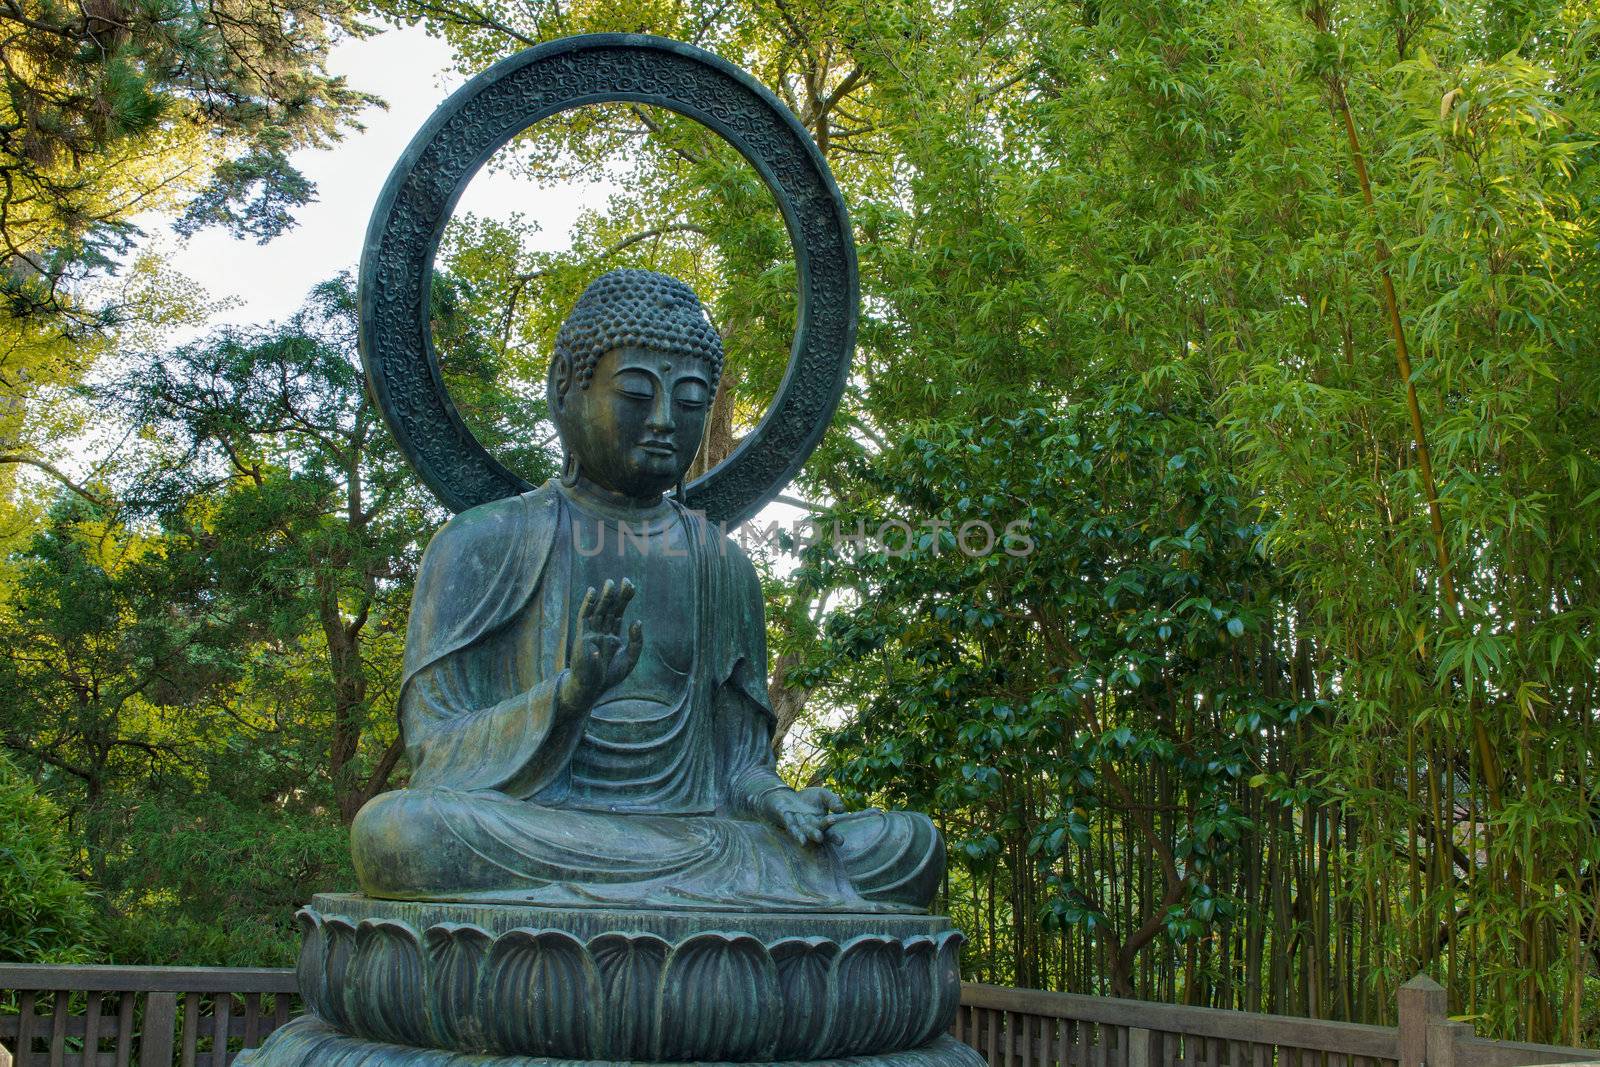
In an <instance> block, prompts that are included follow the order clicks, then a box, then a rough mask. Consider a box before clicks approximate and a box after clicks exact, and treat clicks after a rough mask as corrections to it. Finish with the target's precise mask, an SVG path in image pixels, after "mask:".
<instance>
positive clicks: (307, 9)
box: [0, 0, 371, 328]
mask: <svg viewBox="0 0 1600 1067" xmlns="http://www.w3.org/2000/svg"><path fill="white" fill-rule="evenodd" d="M0 30H3V31H4V34H5V46H6V63H5V64H4V68H3V71H0V90H3V91H0V178H3V182H0V190H3V191H0V223H3V226H0V229H3V244H0V265H3V266H4V267H5V270H4V272H3V273H0V278H3V282H0V297H3V298H4V305H5V307H4V313H5V314H6V316H7V317H8V318H14V319H23V318H27V317H29V316H33V315H42V316H44V317H46V318H47V319H48V320H50V321H52V322H53V323H54V324H55V325H56V326H57V327H58V328H59V327H62V326H65V327H68V328H81V327H84V326H92V325H94V324H95V322H96V320H97V318H99V317H100V316H99V314H98V311H97V309H94V308H85V307H83V305H82V302H81V300H80V299H79V298H80V296H81V294H79V293H76V292H74V291H73V288H72V287H73V285H74V283H75V282H77V281H80V280H81V279H83V278H84V277H86V276H88V275H89V274H91V273H93V272H95V271H96V270H100V269H104V268H106V267H109V266H111V265H112V264H113V262H114V260H115V259H116V257H117V255H118V254H119V253H120V252H121V251H123V250H125V249H126V247H127V243H128V241H129V240H130V239H131V238H132V237H134V236H136V235H137V232H138V231H137V230H136V228H135V225H134V222H133V219H134V216H135V215H136V214H140V213H145V212H150V211H167V212H179V211H182V210H183V208H184V205H185V204H186V203H187V204H189V205H190V210H189V212H188V214H187V217H186V221H187V223H188V224H189V225H190V226H195V225H201V224H206V223H213V222H214V223H222V224H225V225H227V226H229V227H230V228H231V229H233V230H234V232H236V233H240V234H243V233H249V234H251V235H253V236H256V237H259V238H262V239H266V238H268V237H270V236H272V235H274V234H276V233H279V232H281V231H282V230H283V229H284V228H286V227H287V226H288V225H290V224H291V219H290V218H289V216H288V214H287V209H288V208H292V207H296V206H299V205H301V204H304V203H306V202H308V200H309V199H310V197H311V194H312V190H311V188H310V186H309V185H308V184H307V183H306V182H305V180H304V178H303V177H302V176H301V175H300V174H299V172H298V171H297V170H296V169H295V168H294V167H293V166H292V165H291V164H290V163H289V162H288V158H287V153H288V152H289V151H292V150H293V149H296V148H304V147H320V146H325V145H327V144H328V143H330V142H332V141H336V140H338V139H339V137H340V136H341V135H342V132H343V131H344V130H345V129H347V128H349V126H350V125H351V124H352V123H353V121H354V117H355V115H356V113H357V112H358V111H359V110H360V108H362V107H363V106H365V105H367V104H368V103H370V102H371V100H370V99H369V98H368V97H366V96H365V95H363V94H361V93H357V92H354V91H352V90H351V89H349V88H348V87H347V86H345V85H344V83H343V80H342V79H340V78H336V77H332V76H330V75H328V74H327V72H326V70H325V69H324V64H325V62H326V59H327V53H328V49H329V47H330V46H331V45H332V44H333V43H334V42H335V41H337V40H338V39H339V38H341V37H343V36H346V35H350V34H361V33H364V32H366V27H364V26H363V25H362V24H361V23H360V22H359V21H358V20H357V19H356V18H355V16H354V13H353V11H352V10H351V9H350V8H349V7H348V6H346V5H343V4H340V3H320V2H319V3H311V2H304V0H301V2H294V3H288V4H258V3H243V4H234V5H230V6H229V7H227V8H222V7H219V6H215V5H190V4H182V3H172V2H169V0H156V2H150V3H145V2H137V3H124V2H122V0H96V2H93V3H84V4H62V3H56V2H54V0H24V2H20V3H15V4H10V5H8V7H7V9H6V10H5V11H3V12H0Z"/></svg>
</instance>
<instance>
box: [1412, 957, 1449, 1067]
mask: <svg viewBox="0 0 1600 1067" xmlns="http://www.w3.org/2000/svg"><path fill="white" fill-rule="evenodd" d="M1449 1021H1450V1017H1449V998H1448V997H1447V996H1446V995H1445V991H1444V986H1442V985H1440V984H1439V983H1438V982H1435V981H1434V980H1433V979H1432V978H1429V977H1428V976H1427V975H1425V974H1419V975H1417V976H1416V977H1415V978H1413V979H1411V981H1409V982H1407V983H1406V984H1405V985H1403V986H1401V987H1400V1067H1450V1065H1449V1064H1444V1063H1435V1062H1434V1060H1433V1057H1431V1056H1430V1055H1429V1051H1430V1050H1429V1048H1428V1035H1429V1032H1430V1031H1431V1030H1433V1029H1434V1027H1436V1026H1439V1025H1441V1024H1447V1023H1449ZM1441 1051H1442V1050H1441ZM1446 1055H1447V1056H1448V1053H1447V1054H1446ZM1449 1058H1452V1059H1453V1057H1449Z"/></svg>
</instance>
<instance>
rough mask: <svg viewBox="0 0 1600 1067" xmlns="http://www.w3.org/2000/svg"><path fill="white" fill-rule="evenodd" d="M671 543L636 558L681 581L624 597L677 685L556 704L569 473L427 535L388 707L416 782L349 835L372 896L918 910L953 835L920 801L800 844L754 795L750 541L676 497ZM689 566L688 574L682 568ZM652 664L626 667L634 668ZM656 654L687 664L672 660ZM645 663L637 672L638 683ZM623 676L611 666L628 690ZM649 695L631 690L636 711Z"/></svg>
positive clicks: (574, 585) (569, 609)
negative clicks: (669, 614)
mask: <svg viewBox="0 0 1600 1067" xmlns="http://www.w3.org/2000/svg"><path fill="white" fill-rule="evenodd" d="M672 511H673V512H674V513H675V516H676V522H677V523H678V524H680V528H679V529H677V530H674V531H673V533H674V536H675V537H676V538H677V541H676V543H678V544H680V545H681V546H683V547H684V548H686V551H684V552H683V553H681V556H682V558H677V559H672V560H670V561H658V560H656V559H654V558H647V559H645V560H643V561H642V563H643V564H647V565H649V566H651V567H666V568H669V570H667V571H666V572H664V575H662V576H658V577H657V585H658V586H659V585H660V584H661V583H662V582H663V581H665V582H670V583H673V587H674V588H676V589H681V592H682V595H683V597H684V598H685V599H684V603H685V604H686V605H692V606H691V607H688V608H687V610H686V612H685V614H686V615H687V616H689V617H684V618H670V619H669V618H660V617H658V616H657V615H654V614H651V613H650V609H651V605H650V604H648V603H645V602H644V600H645V594H648V592H649V587H648V585H645V586H642V587H641V590H642V591H641V595H640V596H638V597H636V598H635V600H634V603H633V605H632V606H631V607H630V609H629V614H628V618H630V619H631V618H635V617H641V616H642V617H643V619H644V622H645V628H646V641H647V647H648V642H649V641H650V640H651V628H652V627H662V626H682V627H688V628H689V629H690V633H689V635H687V639H685V635H683V634H675V635H673V636H675V637H677V638H678V639H679V640H678V645H679V646H681V647H682V648H684V649H692V654H690V661H691V662H690V663H689V666H688V669H687V670H686V671H684V672H682V677H681V682H675V684H674V685H673V686H672V687H671V688H670V690H668V689H667V688H666V687H663V686H659V685H658V686H654V687H652V688H650V691H648V692H639V693H631V692H622V693H620V694H619V693H611V694H603V695H602V697H601V699H600V700H599V701H598V702H597V704H596V707H595V708H594V709H593V711H592V712H591V713H590V714H589V715H588V716H587V717H580V719H579V720H578V721H575V722H574V721H565V722H564V721H562V716H561V715H560V714H559V712H558V708H557V704H556V697H555V687H556V684H557V682H558V681H559V678H560V676H561V673H562V672H563V671H564V670H565V669H566V667H567V664H568V660H569V657H570V656H571V655H572V654H573V653H574V651H575V649H574V642H575V640H576V634H577V613H578V605H579V602H580V601H581V599H582V595H583V588H578V586H580V585H582V584H583V583H582V581H581V579H579V578H577V577H575V575H577V572H579V571H581V569H582V563H583V561H582V559H581V558H580V557H579V555H578V551H579V549H578V548H577V547H575V544H574V541H575V537H574V531H575V530H576V529H577V522H576V520H577V518H578V517H579V516H580V514H581V513H580V511H579V509H578V505H577V504H576V503H575V501H574V500H573V499H570V498H569V497H568V495H567V491H566V490H564V489H562V488H561V487H559V486H557V485H555V484H554V483H546V484H545V485H544V486H541V487H540V488H538V489H535V490H533V491H532V492H530V493H527V494H524V495H522V496H518V497H510V498H507V499H504V500H499V501H495V502H493V503H490V504H485V505H482V506H480V507H476V508H473V509H471V510H469V511H466V512H463V513H462V514H460V515H458V516H456V517H455V518H454V519H453V520H451V521H450V522H449V523H448V524H446V526H445V527H444V528H443V529H441V530H440V531H439V533H438V534H437V535H436V536H435V537H434V539H433V541H432V543H430V544H429V546H428V549H427V551H426V552H425V553H424V555H423V559H422V564H421V567H420V570H419V573H418V576H417V588H416V593H415V597H414V600H413V606H412V611H411V619H410V627H409V630H408V632H407V635H406V649H405V662H404V668H403V674H402V677H401V686H400V720H401V729H402V731H403V734H404V739H405V743H406V751H407V754H408V756H409V757H410V760H411V765H412V768H413V773H412V777H411V782H410V785H409V787H408V788H406V789H402V790H396V791H394V792H390V793H384V794H381V795H379V796H378V797H376V798H374V799H373V800H372V801H371V802H369V803H368V804H367V805H366V806H365V807H364V808H363V809H362V810H361V812H360V813H359V814H358V815H357V817H356V821H355V823H354V825H353V826H352V828H351V851H352V854H353V858H354V861H355V867H356V874H357V877H358V879H359V881H360V884H361V887H362V890H363V891H364V892H365V893H367V894H368V895H369V896H376V897H387V898H391V899H410V900H463V901H479V902H483V901H505V902H516V903H528V904H541V905H548V906H557V907H575V906H576V907H582V906H592V907H643V908H682V909H716V910H763V911H772V910H777V911H829V912H840V911H843V912H870V911H920V910H925V909H926V907H927V905H928V904H929V902H930V901H931V899H932V894H933V891H934V889H935V888H936V886H937V884H938V882H939V880H940V878H941V877H942V873H943V866H944V845H943V842H942V840H940V838H939V834H938V832H937V831H936V830H935V829H934V827H933V825H932V823H931V822H929V821H928V819H927V818H926V817H924V816H921V815H915V814H909V813H903V812H881V811H866V812H859V813H855V814H853V815H849V816H845V817H843V818H842V819H841V820H840V821H839V822H837V823H836V824H835V826H834V830H835V832H836V834H837V836H838V837H839V839H840V840H839V842H838V843H830V844H824V845H817V846H806V845H801V844H799V843H798V842H796V841H794V840H793V839H792V838H791V837H789V836H788V834H787V833H784V832H782V831H780V830H778V829H777V828H775V827H773V826H772V825H770V824H769V823H767V822H766V821H765V820H764V819H762V817H761V816H760V815H759V813H758V805H759V803H760V801H761V798H762V796H763V795H764V794H765V793H767V792H769V791H771V790H773V789H779V788H784V786H783V783H782V781H781V779H779V778H778V776H777V773H776V770H775V768H774V761H773V755H772V750H771V744H770V742H771V736H772V727H773V717H772V711H771V709H770V707H769V705H768V700H767V693H766V632H765V623H764V619H763V605H762V598H761V589H760V584H759V581H758V580H757V577H756V574H755V570H754V568H753V567H752V566H751V565H750V562H749V560H748V559H747V558H745V556H744V554H743V552H742V551H740V550H739V549H738V547H737V546H735V545H734V544H733V543H732V542H730V541H728V540H727V539H726V538H724V537H722V536H721V535H720V534H719V533H717V532H716V531H715V530H713V529H712V528H711V527H710V525H709V524H708V523H706V522H705V520H704V519H703V518H701V517H700V516H698V515H695V514H694V513H692V512H689V511H687V510H686V509H683V508H681V507H679V506H678V505H676V504H673V506H672ZM679 583H688V586H689V588H682V586H681V585H679ZM643 673H644V672H643V671H640V670H639V669H638V668H636V669H635V674H636V675H642V674H643ZM658 673H665V674H667V675H670V676H672V677H673V678H674V679H677V677H678V672H677V670H676V668H674V669H673V670H672V671H667V672H658ZM641 684H642V683H641ZM628 686H629V682H628V680H627V679H624V681H623V682H622V683H621V684H620V685H619V686H618V687H617V689H618V690H627V689H628ZM641 709H642V711H641Z"/></svg>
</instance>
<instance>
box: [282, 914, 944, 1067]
mask: <svg viewBox="0 0 1600 1067" xmlns="http://www.w3.org/2000/svg"><path fill="white" fill-rule="evenodd" d="M700 918H701V916H698V915H693V916H688V915H684V914H681V913H672V912H646V911H615V910H608V911H600V912H597V911H596V910H595V909H576V908H574V909H555V908H545V907H533V906H526V905H523V906H518V905H507V904H485V905H480V906H478V907H477V908H475V909H473V910H472V912H471V918H467V916H466V915H465V914H463V912H462V909H461V908H460V905H443V904H418V903H412V902H404V903H402V902H398V901H374V900H368V899H366V898H363V897H355V896H331V895H329V896H319V897H318V898H317V899H316V901H315V902H314V903H313V904H312V905H311V907H309V908H306V909H304V910H302V911H301V912H300V915H299V920H300V923H301V927H302V929H304V931H305V950H304V952H303V953H302V954H301V957H300V967H299V977H300V989H301V993H302V995H303V996H304V997H305V998H306V1003H307V1004H308V1005H309V1006H310V1007H311V1008H312V1010H313V1011H314V1012H315V1013H316V1015H317V1016H318V1017H319V1018H321V1019H323V1020H324V1021H326V1022H328V1023H330V1024H332V1025H334V1026H336V1027H337V1028H338V1029H340V1030H342V1031H344V1032H345V1033H348V1034H352V1035H356V1036H360V1037H365V1038H368V1039H371V1040H374V1041H387V1042H391V1043H395V1044H402V1045H414V1046H416V1045H421V1046H431V1047H434V1048H441V1049H455V1050H458V1051H462V1052H478V1051H482V1050H485V1049H487V1050H489V1051H490V1052H494V1053H498V1054H501V1055H525V1056H558V1057H571V1058H576V1059H603V1060H645V1061H661V1060H672V1059H677V1058H681V1057H682V1056H684V1055H690V1056H693V1057H696V1058H700V1059H710V1060H816V1059H834V1058H838V1057H843V1056H852V1055H858V1054H863V1053H871V1052H875V1051H880V1050H883V1049H902V1048H916V1047H918V1046H921V1045H925V1044H927V1043H928V1042H929V1041H931V1040H933V1039H934V1038H935V1037H937V1036H938V1035H939V1034H940V1033H942V1032H943V1031H944V1030H945V1029H946V1028H948V1026H949V1024H950V1017H951V1014H952V1013H953V1011H954V1010H955V1006H956V1004H957V1002H958V1001H959V999H960V995H961V986H960V982H959V975H958V972H957V967H956V957H957V953H958V952H959V950H960V944H961V935H960V934H959V933H958V932H956V931H955V930H952V929H951V928H950V923H949V920H947V919H944V918H942V917H939V916H930V915H904V916H896V917H893V918H889V917H886V916H813V917H811V918H809V919H808V920H807V921H805V922H804V923H803V924H797V923H796V922H795V920H794V917H793V916H786V917H784V918H782V919H777V920H776V921H775V919H774V917H772V916H766V917H764V919H758V920H757V921H756V922H755V923H750V922H748V920H749V918H750V916H748V915H724V916H721V917H720V922H719V923H718V924H717V925H716V926H714V927H713V928H711V929H707V928H706V924H704V923H703V922H699V921H696V920H698V919H700ZM473 920H476V921H473ZM800 928H803V929H804V930H805V935H804V936H797V934H796V930H797V929H800Z"/></svg>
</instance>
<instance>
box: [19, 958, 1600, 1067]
mask: <svg viewBox="0 0 1600 1067" xmlns="http://www.w3.org/2000/svg"><path fill="white" fill-rule="evenodd" d="M8 1003H9V1004H14V1005H15V1010H12V1011H7V1010H6V1009H5V1008H4V1007H0V1067H6V1065H5V1063H4V1061H5V1059H6V1054H5V1053H6V1051H7V1050H8V1051H9V1052H10V1055H11V1056H12V1057H14V1060H15V1067H131V1065H132V1064H138V1065H139V1067H173V1065H174V1064H181V1065H182V1067H227V1065H228V1064H229V1062H231V1061H232V1059H233V1057H234V1056H236V1055H238V1053H239V1052H240V1050H242V1049H246V1048H251V1047H253V1046H255V1045H258V1044H260V1042H261V1041H262V1039H264V1038H265V1037H266V1036H267V1034H269V1033H271V1032H272V1030H273V1029H274V1028H275V1027H277V1026H280V1025H281V1024H282V1023H284V1022H285V1021H286V1020H287V1019H288V1018H289V1016H290V1014H291V1012H292V1010H293V1009H294V1008H296V1007H297V1006H298V999H297V998H296V996H295V983H294V972H293V971H291V970H269V969H258V968H222V967H49V966H36V965H31V964H0V1005H4V1004H8ZM1399 1009H1400V1025H1399V1026H1398V1027H1387V1026H1362V1025H1358V1024H1355V1023H1338V1022H1327V1021H1323V1020H1317V1019H1298V1018H1291V1017H1288V1016H1282V1015H1255V1014H1251V1013H1248V1012H1238V1011H1222V1010H1218V1009H1215V1008H1191V1007H1184V1006H1181V1005H1174V1004H1155V1003H1150V1002H1147V1001H1142V1000H1117V999H1115V998H1112V997H1088V996H1078V995H1075V994H1070V993H1046V992H1041V991H1039V990H1034V989H1006V988H1002V987H999V986H987V985H975V984H973V983H967V984H965V985H963V986H962V990H961V1007H960V1009H959V1010H958V1012H957V1015H956V1023H955V1026H954V1027H953V1028H952V1033H954V1034H955V1036H956V1037H958V1038H960V1039H961V1040H963V1041H965V1042H966V1043H967V1044H969V1045H971V1046H972V1047H973V1048H975V1049H977V1050H978V1051H979V1052H981V1053H983V1055H984V1056H985V1057H986V1058H987V1059H988V1061H989V1064H990V1067H1533V1065H1539V1064H1576V1063H1585V1062H1588V1063H1594V1064H1595V1065H1596V1067H1600V1052H1593V1051H1589V1050H1586V1049H1577V1048H1561V1047H1558V1046H1554V1045H1527V1044H1519V1043H1515V1042H1507V1041H1487V1040H1484V1039H1482V1038H1479V1037H1475V1036H1474V1035H1473V1032H1472V1027H1471V1026H1469V1025H1467V1024H1465V1023H1456V1022H1451V1021H1450V1019H1449V1017H1448V1016H1447V1015H1446V1013H1445V994H1444V990H1443V989H1441V988H1440V987H1439V986H1438V985H1436V984H1434V983H1433V982H1431V981H1429V980H1428V979H1427V978H1421V977H1419V978H1415V979H1413V980H1412V981H1410V982H1408V983H1407V984H1406V985H1405V987H1404V988H1403V989H1402V990H1401V992H1400V1003H1399Z"/></svg>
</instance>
